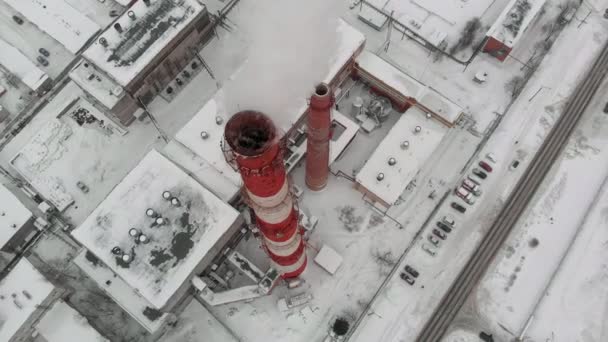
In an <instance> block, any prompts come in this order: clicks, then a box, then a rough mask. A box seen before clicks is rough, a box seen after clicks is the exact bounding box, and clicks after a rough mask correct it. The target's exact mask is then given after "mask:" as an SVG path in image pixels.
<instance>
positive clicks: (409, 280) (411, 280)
mask: <svg viewBox="0 0 608 342" xmlns="http://www.w3.org/2000/svg"><path fill="white" fill-rule="evenodd" d="M400 276H401V279H403V280H405V282H406V283H408V284H410V285H414V282H416V280H414V278H412V277H410V276H409V274H406V273H403V272H402V273H401V275H400Z"/></svg>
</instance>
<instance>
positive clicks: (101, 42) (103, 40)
mask: <svg viewBox="0 0 608 342" xmlns="http://www.w3.org/2000/svg"><path fill="white" fill-rule="evenodd" d="M99 44H101V46H103V47H108V40H107V39H105V38H104V37H101V38H99Z"/></svg>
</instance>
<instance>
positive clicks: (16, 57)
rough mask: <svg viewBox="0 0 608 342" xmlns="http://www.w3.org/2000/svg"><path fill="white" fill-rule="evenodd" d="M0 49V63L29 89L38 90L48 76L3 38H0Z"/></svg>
mask: <svg viewBox="0 0 608 342" xmlns="http://www.w3.org/2000/svg"><path fill="white" fill-rule="evenodd" d="M0 51H2V53H0V64H1V65H2V66H4V67H5V68H6V69H7V70H8V71H9V72H10V73H11V74H13V75H15V76H17V77H18V78H19V79H20V80H21V82H23V84H25V85H26V86H28V87H29V88H30V89H32V90H34V91H36V90H38V88H40V86H42V84H43V83H44V82H45V81H46V80H47V79H48V78H49V76H48V75H47V74H46V73H45V72H44V71H42V70H40V69H39V68H38V67H37V66H36V64H34V63H32V61H30V60H29V59H28V58H27V56H25V55H24V54H23V53H21V51H19V50H18V49H17V48H15V47H14V46H12V45H11V44H9V43H8V42H6V41H5V40H3V39H0Z"/></svg>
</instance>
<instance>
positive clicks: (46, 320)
mask: <svg viewBox="0 0 608 342" xmlns="http://www.w3.org/2000/svg"><path fill="white" fill-rule="evenodd" d="M36 330H37V331H38V333H40V335H42V336H43V337H44V340H45V342H66V341H87V342H96V341H97V342H103V341H109V340H108V339H107V338H105V337H103V336H101V334H99V333H98V332H97V330H95V329H93V327H91V325H90V324H89V322H88V321H87V319H86V318H85V317H84V316H82V315H81V314H79V313H78V311H76V310H74V309H72V308H71V307H70V306H69V305H67V304H66V303H65V302H64V301H62V300H58V301H56V302H55V304H53V306H52V307H51V308H50V309H49V311H47V312H46V313H45V314H44V317H42V319H41V320H40V321H39V322H38V324H37V325H36Z"/></svg>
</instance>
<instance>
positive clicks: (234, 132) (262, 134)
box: [225, 111, 277, 156]
mask: <svg viewBox="0 0 608 342" xmlns="http://www.w3.org/2000/svg"><path fill="white" fill-rule="evenodd" d="M276 135H277V132H276V128H275V126H274V124H273V123H272V120H270V118H269V117H268V116H266V115H264V114H262V113H260V112H256V111H242V112H239V113H236V114H235V115H234V116H233V117H232V118H231V119H230V121H228V123H227V124H226V131H225V138H226V142H227V143H228V145H230V147H231V148H232V149H233V150H234V151H235V152H236V153H238V154H241V155H244V156H255V155H259V154H261V153H263V152H264V151H265V150H266V149H267V148H268V147H269V146H270V145H271V144H273V143H274V140H275V138H276Z"/></svg>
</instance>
